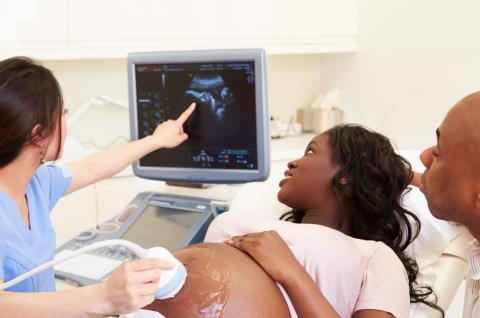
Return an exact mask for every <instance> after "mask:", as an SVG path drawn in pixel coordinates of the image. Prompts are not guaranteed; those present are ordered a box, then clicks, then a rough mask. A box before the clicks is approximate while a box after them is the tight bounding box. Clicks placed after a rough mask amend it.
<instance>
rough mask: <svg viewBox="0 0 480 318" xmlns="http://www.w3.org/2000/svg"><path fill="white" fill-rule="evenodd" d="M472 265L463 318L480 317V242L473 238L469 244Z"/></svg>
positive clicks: (468, 273)
mask: <svg viewBox="0 0 480 318" xmlns="http://www.w3.org/2000/svg"><path fill="white" fill-rule="evenodd" d="M467 254H468V258H469V263H470V267H469V269H468V272H467V277H466V279H465V287H466V289H465V303H464V306H463V318H479V317H480V243H479V242H478V241H477V240H475V239H474V240H472V241H471V242H470V243H468V245H467Z"/></svg>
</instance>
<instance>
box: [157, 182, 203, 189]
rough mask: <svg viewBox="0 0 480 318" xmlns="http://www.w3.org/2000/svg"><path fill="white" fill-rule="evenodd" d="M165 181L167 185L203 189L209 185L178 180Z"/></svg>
mask: <svg viewBox="0 0 480 318" xmlns="http://www.w3.org/2000/svg"><path fill="white" fill-rule="evenodd" d="M166 183H167V185H169V186H174V187H186V188H194V189H205V188H208V187H209V185H208V184H205V183H189V182H178V181H167V182H166Z"/></svg>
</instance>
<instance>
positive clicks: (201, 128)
mask: <svg viewBox="0 0 480 318" xmlns="http://www.w3.org/2000/svg"><path fill="white" fill-rule="evenodd" d="M265 64H266V57H265V52H264V51H263V50H262V49H231V50H203V51H176V52H172V51H169V52H147V53H131V54H129V55H128V79H129V101H130V131H131V138H132V140H135V139H140V138H143V137H145V136H148V135H150V134H152V133H153V131H154V130H155V128H156V127H157V125H158V124H160V123H162V122H163V121H166V120H168V119H175V118H177V117H178V116H179V115H180V114H181V113H182V112H183V111H184V110H185V109H187V107H188V106H189V105H190V104H191V103H192V102H195V103H196V104H197V106H196V109H195V111H194V113H193V114H192V115H191V117H190V118H189V119H188V120H187V121H186V122H185V124H184V130H185V132H186V133H187V134H188V136H189V138H188V140H187V141H185V142H184V143H182V144H181V145H179V146H177V147H175V148H173V149H160V150H157V151H154V152H152V153H150V154H148V155H146V156H144V157H143V158H141V159H140V160H138V161H136V162H134V163H133V171H134V173H135V174H136V175H137V176H140V177H143V178H149V179H158V180H166V181H177V182H187V183H243V182H249V181H261V180H265V179H266V178H267V177H268V173H269V162H270V160H269V154H270V151H269V140H270V136H269V129H268V127H269V126H268V124H269V116H268V105H267V85H266V65H265Z"/></svg>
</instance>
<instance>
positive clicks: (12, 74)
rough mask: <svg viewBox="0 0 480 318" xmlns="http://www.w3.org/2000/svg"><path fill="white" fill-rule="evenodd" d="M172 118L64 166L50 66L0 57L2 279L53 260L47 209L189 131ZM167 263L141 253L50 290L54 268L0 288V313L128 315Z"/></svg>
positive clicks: (58, 98)
mask: <svg viewBox="0 0 480 318" xmlns="http://www.w3.org/2000/svg"><path fill="white" fill-rule="evenodd" d="M194 108H195V105H194V104H192V105H191V106H190V107H189V108H188V109H187V110H186V111H185V112H184V113H182V114H181V115H180V117H179V118H178V119H177V120H168V121H166V122H164V123H162V124H161V125H159V126H158V127H157V128H156V130H155V131H154V133H153V134H152V135H150V136H147V137H145V138H142V139H139V140H137V141H133V142H130V143H128V144H126V145H122V146H120V147H117V148H113V149H109V150H106V151H103V152H100V153H97V154H94V155H91V156H89V157H87V158H85V159H82V160H80V161H77V162H74V163H72V164H68V165H65V166H62V165H53V164H52V165H45V164H44V163H45V162H48V161H54V160H56V159H58V158H60V157H61V155H62V150H63V146H64V143H65V136H66V133H67V128H66V120H65V116H64V114H65V110H66V109H65V108H64V105H63V98H62V93H61V89H60V87H59V84H58V82H57V80H56V79H55V77H54V76H53V74H52V72H51V71H50V70H48V69H47V68H45V67H43V66H41V65H39V64H38V63H37V62H35V61H33V60H31V59H28V58H24V57H15V58H10V59H7V60H3V61H0V284H1V283H3V282H6V281H9V280H11V279H13V278H15V277H17V276H19V275H21V274H23V273H25V272H28V271H29V270H31V269H33V268H35V267H37V266H38V265H40V264H42V263H45V262H47V261H50V260H51V259H52V258H53V256H54V253H55V232H54V230H53V228H52V224H51V222H50V216H49V214H50V211H51V210H52V209H53V207H54V206H55V204H56V203H57V201H58V200H59V199H60V198H61V197H62V196H63V195H65V194H68V193H71V192H73V191H76V190H78V189H80V188H82V187H85V186H87V185H90V184H92V183H94V182H97V181H99V180H101V179H104V178H107V177H110V176H112V175H114V174H116V173H118V172H119V171H121V170H122V169H124V168H125V167H126V166H128V165H129V164H131V163H132V162H133V161H135V160H138V159H139V158H141V157H142V156H144V155H146V154H148V153H149V152H151V151H154V150H156V149H159V148H171V147H175V146H177V145H179V144H180V143H182V142H183V141H185V140H186V139H187V138H188V136H187V134H186V133H184V131H183V124H184V122H185V121H186V120H187V119H188V117H189V116H190V115H191V113H192V112H193V111H194ZM171 266H172V264H170V263H169V262H167V261H162V260H157V259H140V260H134V261H131V262H127V263H125V264H123V265H122V266H120V267H119V268H118V269H117V270H116V271H115V272H114V273H113V274H112V276H111V277H110V278H109V279H108V280H107V281H105V282H104V283H101V284H97V285H92V286H87V287H80V288H73V289H68V290H64V291H58V292H56V291H55V279H54V272H53V269H51V268H50V269H48V270H45V271H43V272H40V273H38V274H36V275H34V276H33V277H31V278H30V279H28V280H25V281H23V282H22V283H19V284H18V285H15V286H13V287H11V288H9V289H7V290H6V291H0V308H1V310H0V317H49V318H55V317H62V318H63V317H87V316H91V315H98V314H99V315H109V314H121V313H128V312H131V311H134V310H136V309H139V308H141V307H143V306H145V305H147V304H149V303H151V302H152V301H153V300H154V293H155V292H156V290H157V288H158V280H159V277H160V270H161V269H169V268H171Z"/></svg>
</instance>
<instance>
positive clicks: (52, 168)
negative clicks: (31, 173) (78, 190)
mask: <svg viewBox="0 0 480 318" xmlns="http://www.w3.org/2000/svg"><path fill="white" fill-rule="evenodd" d="M35 175H36V176H37V177H38V180H39V182H40V184H41V187H42V189H43V192H44V194H45V195H46V199H47V202H48V206H49V209H50V211H51V210H52V209H53V207H54V206H55V204H57V202H58V200H60V198H61V197H62V196H63V195H64V194H65V192H67V189H68V187H69V186H70V183H71V182H72V172H71V171H70V169H69V168H68V167H67V166H64V165H43V166H41V167H40V168H39V169H38V170H37V172H36V173H35Z"/></svg>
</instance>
